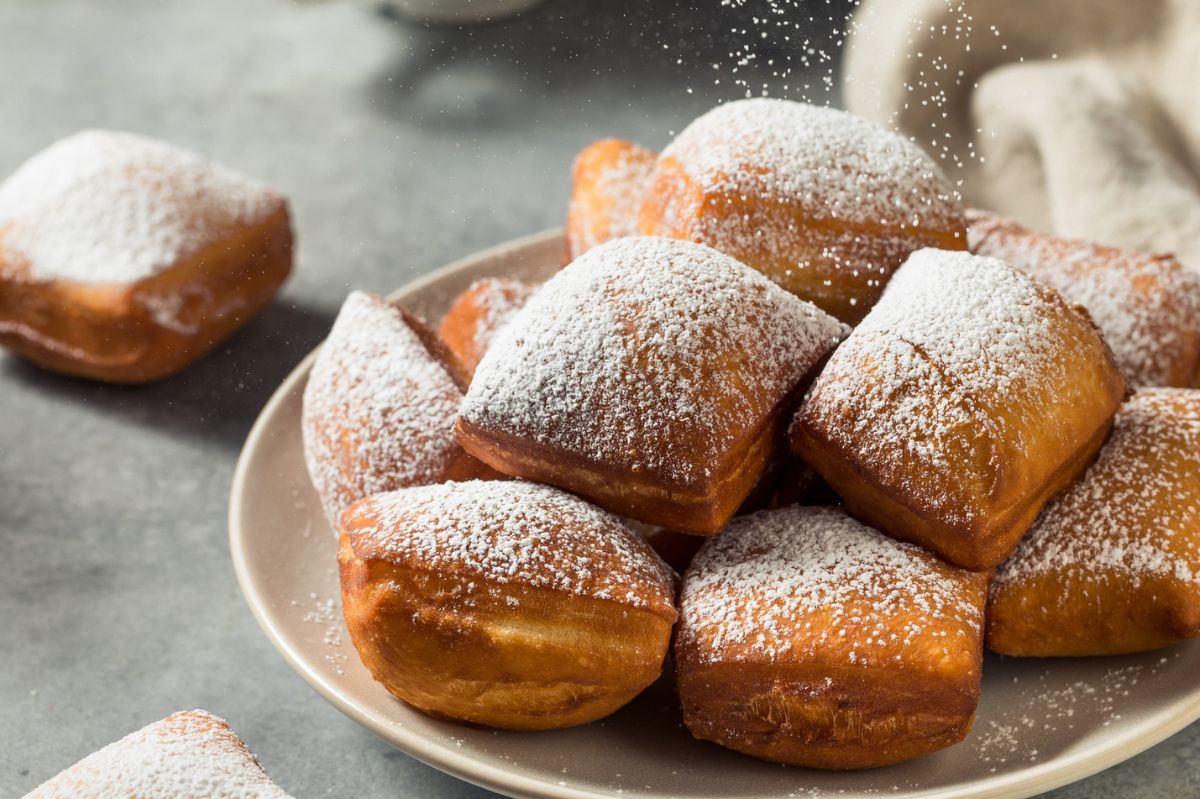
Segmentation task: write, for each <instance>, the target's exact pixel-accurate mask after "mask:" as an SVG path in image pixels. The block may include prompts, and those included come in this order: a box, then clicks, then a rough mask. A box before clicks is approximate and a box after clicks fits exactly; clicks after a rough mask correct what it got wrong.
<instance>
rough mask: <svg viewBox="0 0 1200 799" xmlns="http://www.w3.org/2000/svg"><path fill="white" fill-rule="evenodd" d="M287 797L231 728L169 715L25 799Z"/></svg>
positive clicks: (207, 718)
mask: <svg viewBox="0 0 1200 799" xmlns="http://www.w3.org/2000/svg"><path fill="white" fill-rule="evenodd" d="M127 798H128V799H290V797H289V796H288V795H287V794H286V793H284V792H283V790H282V789H280V788H279V786H277V785H275V783H273V782H271V780H270V778H268V777H267V775H266V773H264V772H263V770H262V766H260V765H259V764H258V760H256V759H255V757H254V755H253V754H251V752H250V750H249V749H248V748H246V744H244V743H242V741H241V739H240V738H238V737H237V735H235V734H234V732H233V730H231V729H229V725H228V724H226V723H225V722H224V721H222V720H221V719H219V718H217V717H216V716H214V715H212V714H211V713H208V712H207V711H204V710H185V711H181V712H179V713H172V714H171V715H170V716H167V717H166V718H165V719H163V720H162V721H156V722H154V723H153V724H150V725H148V726H146V727H143V728H142V729H140V730H138V731H137V732H134V733H130V734H129V735H126V736H125V737H124V738H122V739H121V740H119V741H117V742H116V743H112V744H109V745H108V746H106V747H104V748H103V749H101V750H100V751H98V752H95V753H93V754H91V755H88V756H87V757H85V758H84V759H83V760H80V761H79V762H78V763H76V764H75V765H74V766H71V767H70V768H69V769H67V770H66V771H63V772H62V773H60V774H59V775H58V776H56V777H54V778H52V779H50V780H48V781H46V782H44V783H42V785H40V786H39V787H37V788H35V789H34V790H33V791H32V792H31V793H29V794H28V795H26V797H25V799H127Z"/></svg>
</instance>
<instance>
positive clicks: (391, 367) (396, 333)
mask: <svg viewBox="0 0 1200 799" xmlns="http://www.w3.org/2000/svg"><path fill="white" fill-rule="evenodd" d="M467 379H468V378H467V377H466V374H465V371H464V370H463V369H462V368H461V366H460V365H458V364H457V362H456V360H455V358H454V356H453V354H452V353H450V351H449V349H448V348H446V346H445V345H444V344H441V343H440V342H439V341H438V339H437V336H436V334H435V333H434V332H433V331H432V330H430V329H429V328H428V326H426V325H425V324H424V323H423V322H421V320H420V319H418V318H417V317H415V316H413V315H412V314H409V313H408V312H407V311H405V310H403V309H402V308H400V307H399V306H396V305H393V304H392V303H390V302H388V301H387V300H385V299H383V298H382V297H376V296H373V295H370V294H365V293H363V292H360V291H355V292H352V293H351V294H350V296H348V297H347V298H346V302H345V303H344V304H343V305H342V309H341V311H340V312H339V313H338V317H337V319H336V320H335V321H334V323H333V329H332V330H330V332H329V338H327V339H326V340H325V343H324V344H323V345H322V346H321V350H320V352H319V354H318V355H317V359H316V361H315V362H314V363H313V367H312V372H311V373H310V374H309V376H308V383H307V385H306V386H305V387H304V407H303V411H302V431H303V435H304V457H305V461H306V463H307V465H308V473H309V476H310V477H311V478H312V481H313V487H314V488H316V490H317V494H318V496H320V498H321V504H322V506H323V507H324V509H325V515H326V517H327V518H328V519H329V523H330V524H331V525H332V526H333V528H334V530H336V529H337V525H338V519H339V518H340V517H341V515H342V512H343V511H344V510H345V509H346V508H348V507H349V506H350V505H351V504H352V503H354V502H356V501H357V500H359V499H362V498H363V497H366V496H370V495H371V494H377V493H379V492H381V491H391V490H394V489H397V488H405V487H407V486H414V485H424V484H426V483H441V482H445V481H447V480H470V479H472V478H476V477H487V476H495V472H493V471H492V470H491V469H489V468H487V467H486V466H484V465H483V464H482V463H480V462H479V461H478V460H476V459H475V458H473V457H471V456H470V455H468V454H467V453H466V452H464V451H463V449H462V447H460V446H459V445H458V443H457V442H456V441H455V440H454V418H455V416H456V415H457V414H458V404H459V402H461V401H462V391H463V388H462V387H463V386H465V385H466V381H467Z"/></svg>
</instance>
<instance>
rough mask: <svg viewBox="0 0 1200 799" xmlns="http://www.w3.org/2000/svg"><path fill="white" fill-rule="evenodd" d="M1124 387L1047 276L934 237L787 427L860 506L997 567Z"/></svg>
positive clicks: (946, 551)
mask: <svg viewBox="0 0 1200 799" xmlns="http://www.w3.org/2000/svg"><path fill="white" fill-rule="evenodd" d="M1125 391H1126V386H1125V382H1124V380H1123V379H1122V378H1121V376H1120V374H1119V372H1118V370H1117V368H1116V365H1115V363H1114V362H1113V358H1112V354H1111V352H1110V351H1109V349H1108V347H1107V346H1106V345H1105V344H1104V342H1103V341H1102V340H1101V339H1100V337H1099V335H1098V334H1097V332H1096V330H1095V328H1094V326H1093V325H1092V324H1091V322H1090V320H1089V319H1088V318H1087V316H1086V314H1083V313H1078V312H1077V311H1076V310H1074V309H1073V308H1071V307H1070V306H1068V305H1067V304H1066V303H1065V302H1064V301H1063V300H1062V298H1061V297H1059V296H1058V294H1057V293H1056V292H1054V291H1053V290H1052V289H1049V288H1047V287H1043V286H1039V285H1038V284H1036V283H1035V282H1034V281H1032V280H1031V279H1029V278H1028V277H1026V276H1024V275H1022V274H1020V273H1019V272H1017V271H1016V270H1014V269H1012V268H1011V267H1008V266H1006V265H1004V264H1003V263H1001V262H999V261H995V260H993V259H982V258H978V257H975V256H970V255H966V254H955V253H945V252H940V251H930V250H926V251H921V252H919V253H917V254H915V255H914V256H913V257H912V258H911V259H910V261H909V262H908V263H907V264H906V265H905V266H904V267H903V268H902V269H901V270H900V271H899V272H898V273H897V276H896V278H894V279H893V282H892V286H891V287H889V290H888V291H887V293H885V295H884V297H883V299H882V300H881V301H880V303H879V304H878V305H877V306H876V308H875V310H874V311H872V313H871V315H869V316H868V317H867V318H866V319H865V320H864V321H863V323H862V324H861V325H860V326H859V327H858V328H857V329H856V330H855V332H854V334H852V335H851V337H850V338H849V339H847V340H846V342H845V343H844V344H843V345H842V346H841V347H839V348H838V350H837V351H836V352H835V353H834V355H833V356H832V357H831V358H830V361H829V364H828V365H827V366H826V368H825V369H824V371H822V373H821V374H820V376H819V377H818V378H817V380H816V381H815V383H814V386H813V389H812V391H811V393H810V395H809V397H808V398H807V400H806V402H805V404H804V405H803V406H802V407H801V410H800V412H799V413H798V414H797V416H796V419H795V421H794V423H793V426H792V429H791V434H790V438H791V444H792V447H793V450H794V451H795V452H796V453H797V454H799V455H800V456H801V457H802V458H804V459H805V460H806V461H807V462H808V463H809V464H811V465H812V467H813V468H814V469H815V470H816V471H817V472H818V473H819V474H820V475H821V476H822V477H824V478H825V479H826V480H827V481H828V482H829V484H830V485H831V486H833V488H834V489H835V490H836V491H837V492H838V494H839V495H841V496H842V497H843V499H845V501H846V505H847V507H848V508H849V509H850V510H851V512H852V513H854V514H855V515H857V516H859V517H861V518H863V519H866V520H867V521H869V522H870V523H872V524H874V525H876V526H878V527H879V528H880V529H882V530H884V531H885V532H887V533H888V534H890V535H892V536H895V537H897V538H899V539H901V540H905V541H913V542H916V543H919V544H921V545H923V546H925V547H928V548H929V549H932V550H933V551H935V552H937V553H938V554H940V555H941V556H943V557H945V558H947V559H949V560H951V561H952V562H954V563H957V564H958V565H960V566H964V567H967V568H989V567H991V566H995V565H996V564H998V563H999V562H1000V561H1002V560H1003V559H1004V558H1005V557H1006V556H1007V555H1008V554H1009V553H1010V552H1011V551H1012V548H1013V547H1014V546H1015V545H1016V543H1017V541H1018V540H1019V539H1020V537H1021V535H1022V534H1023V533H1024V531H1025V530H1026V529H1027V528H1028V526H1029V525H1030V524H1032V522H1033V520H1034V518H1035V517H1036V515H1037V513H1038V511H1039V510H1040V509H1041V507H1042V505H1043V504H1044V503H1045V502H1046V501H1047V500H1049V499H1050V498H1051V497H1052V496H1053V495H1054V494H1056V493H1057V492H1059V491H1061V490H1062V489H1064V488H1066V487H1067V486H1068V485H1069V484H1070V482H1071V481H1072V480H1073V478H1074V477H1075V476H1076V475H1078V474H1079V473H1080V472H1082V470H1083V469H1084V468H1085V467H1086V466H1087V463H1088V461H1089V460H1090V459H1091V457H1092V456H1093V455H1094V453H1095V452H1096V450H1097V449H1098V448H1099V447H1100V445H1101V444H1102V443H1103V440H1104V437H1105V435H1106V434H1107V431H1108V428H1109V425H1110V423H1111V419H1112V416H1113V414H1114V413H1115V411H1116V409H1117V406H1118V405H1119V404H1120V402H1121V400H1122V399H1123V397H1124V395H1125Z"/></svg>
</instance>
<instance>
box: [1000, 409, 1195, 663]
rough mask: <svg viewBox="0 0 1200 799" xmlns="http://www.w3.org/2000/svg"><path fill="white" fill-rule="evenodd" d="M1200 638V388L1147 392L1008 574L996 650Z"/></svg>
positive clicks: (1107, 650)
mask: <svg viewBox="0 0 1200 799" xmlns="http://www.w3.org/2000/svg"><path fill="white" fill-rule="evenodd" d="M1197 634H1200V391H1196V390H1187V389H1141V390H1139V391H1138V392H1137V393H1136V394H1134V395H1133V397H1132V398H1131V399H1130V400H1129V401H1128V402H1126V403H1125V405H1124V406H1123V407H1122V408H1121V410H1120V412H1119V413H1118V414H1117V418H1116V422H1115V424H1114V425H1113V433H1112V436H1111V438H1110V439H1109V440H1108V443H1106V444H1105V445H1104V448H1103V449H1101V450H1100V456H1099V457H1098V458H1097V459H1096V462H1095V463H1094V464H1093V465H1092V466H1091V467H1090V468H1089V469H1088V471H1087V472H1086V474H1085V475H1084V476H1083V478H1082V479H1081V480H1080V481H1079V482H1077V483H1076V484H1075V485H1073V486H1072V487H1071V488H1070V489H1068V490H1067V491H1066V492H1065V493H1064V494H1063V495H1062V496H1061V497H1059V498H1058V499H1056V500H1055V501H1054V502H1052V503H1050V504H1049V505H1047V506H1046V509H1045V510H1044V511H1043V512H1042V514H1041V516H1040V517H1039V518H1038V520H1037V522H1036V523H1035V524H1034V525H1033V527H1032V528H1031V529H1030V530H1029V533H1028V534H1027V535H1026V536H1025V538H1024V539H1022V541H1021V543H1020V545H1019V546H1018V547H1017V550H1016V552H1014V553H1013V556H1012V557H1011V558H1009V559H1008V560H1007V561H1005V563H1004V564H1003V565H1002V566H1001V567H1000V569H999V570H998V571H997V572H996V580H995V583H994V584H993V586H992V592H991V597H990V600H989V604H988V624H987V645H988V648H989V649H993V650H995V651H997V652H1001V653H1003V654H1006V655H1025V656H1035V657H1065V656H1077V655H1110V654H1118V653H1122V652H1140V651H1144V650H1147V649H1156V648H1158V647H1162V646H1167V645H1168V644H1173V643H1177V642H1179V641H1183V640H1185V639H1188V638H1193V637H1195V636H1196V635H1197Z"/></svg>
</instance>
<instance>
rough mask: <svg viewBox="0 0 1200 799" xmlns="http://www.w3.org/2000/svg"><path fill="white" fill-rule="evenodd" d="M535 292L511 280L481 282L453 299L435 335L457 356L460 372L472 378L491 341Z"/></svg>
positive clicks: (534, 287) (522, 283) (500, 279)
mask: <svg viewBox="0 0 1200 799" xmlns="http://www.w3.org/2000/svg"><path fill="white" fill-rule="evenodd" d="M537 289H538V287H537V285H536V284H533V283H525V282H522V281H520V280H513V279H511V278H500V277H485V278H480V279H479V280H476V281H475V282H474V283H472V284H471V285H470V286H468V287H467V289H466V290H465V291H463V292H462V293H461V294H459V295H458V296H457V297H455V298H454V302H452V303H451V304H450V310H449V311H447V312H446V315H445V316H444V317H443V318H442V323H441V325H440V326H439V327H438V335H440V336H441V338H442V341H444V342H446V346H447V347H449V348H450V350H451V352H453V353H454V354H455V355H456V356H458V360H459V363H461V364H462V365H463V368H465V369H466V370H467V371H468V372H469V373H470V374H474V373H475V368H476V367H477V366H479V361H480V360H481V359H482V358H483V354H484V353H485V352H487V350H488V347H490V346H491V344H492V339H494V338H495V337H496V334H497V333H499V332H500V330H501V328H503V327H504V326H505V325H507V324H508V323H509V322H511V321H512V318H513V317H514V316H516V314H517V311H519V310H521V309H522V308H524V307H525V303H527V302H529V298H530V297H532V296H533V293H534V292H535V291H537Z"/></svg>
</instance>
